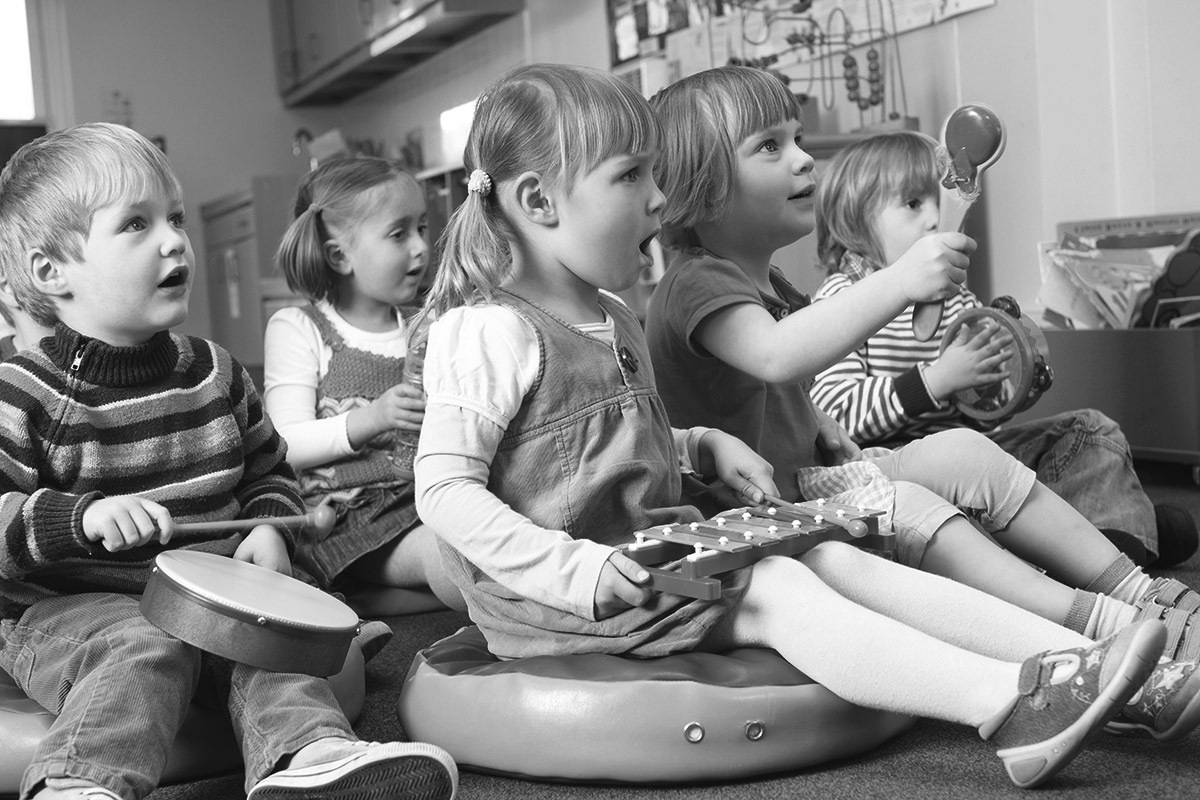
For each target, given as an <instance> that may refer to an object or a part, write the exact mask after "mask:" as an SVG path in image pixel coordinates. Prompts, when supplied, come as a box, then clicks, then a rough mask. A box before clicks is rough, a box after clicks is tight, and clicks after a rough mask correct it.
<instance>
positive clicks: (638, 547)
mask: <svg viewBox="0 0 1200 800" xmlns="http://www.w3.org/2000/svg"><path fill="white" fill-rule="evenodd" d="M770 500H771V501H772V502H774V503H776V504H775V505H771V506H764V507H761V508H735V509H732V510H730V511H723V512H721V513H720V514H718V515H717V516H715V517H713V518H712V519H708V520H704V521H702V522H692V523H683V524H678V525H663V526H659V527H656V528H648V529H646V530H644V531H638V532H637V533H635V534H634V541H633V542H630V543H629V544H625V545H622V546H621V547H620V548H618V549H619V550H620V551H621V552H622V553H624V554H625V555H626V556H628V557H629V558H631V559H632V560H634V561H636V562H637V563H638V564H640V565H641V566H643V567H645V568H646V571H647V572H649V573H650V583H651V587H652V588H653V589H655V590H656V591H660V592H666V593H669V594H678V595H683V596H685V597H694V598H697V599H701V600H715V599H717V598H718V597H720V596H721V582H720V580H718V579H717V578H714V577H712V576H713V575H717V574H720V573H722V572H729V571H731V570H735V569H741V568H742V567H746V566H749V565H751V564H753V563H755V562H756V561H760V560H762V559H764V558H766V557H767V556H785V557H789V558H790V557H793V556H798V555H801V554H802V553H805V552H807V551H809V550H811V549H812V548H813V547H816V546H817V545H818V544H820V543H822V542H830V541H835V542H848V543H850V544H853V545H856V546H859V547H866V548H871V549H874V550H881V551H886V552H891V551H893V550H894V548H895V537H894V536H892V535H890V534H881V533H879V520H878V518H879V517H880V516H882V515H883V512H882V511H876V510H874V509H868V508H862V507H859V506H849V505H844V504H841V503H832V502H829V501H827V500H813V501H804V502H800V503H788V502H785V501H782V500H778V499H777V498H770ZM676 561H677V562H679V563H678V564H677V565H675V568H663V567H659V566H655V565H657V564H669V563H671V562H676Z"/></svg>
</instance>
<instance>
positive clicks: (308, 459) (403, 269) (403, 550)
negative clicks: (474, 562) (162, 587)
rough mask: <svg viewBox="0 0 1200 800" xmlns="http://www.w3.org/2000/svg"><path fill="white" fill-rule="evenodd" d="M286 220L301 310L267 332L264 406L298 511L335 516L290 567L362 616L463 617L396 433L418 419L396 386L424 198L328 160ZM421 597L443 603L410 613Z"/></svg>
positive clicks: (352, 165) (393, 176)
mask: <svg viewBox="0 0 1200 800" xmlns="http://www.w3.org/2000/svg"><path fill="white" fill-rule="evenodd" d="M294 215H295V218H294V220H293V222H292V223H291V225H290V226H289V228H288V230H287V232H286V233H285V234H284V237H283V240H282V242H281V243H280V245H279V250H278V253H277V255H276V260H277V263H278V266H279V269H280V270H281V271H282V273H283V275H284V277H285V278H286V279H287V283H288V286H289V288H291V290H292V291H294V292H296V293H298V294H300V295H302V296H303V297H305V298H307V299H308V303H306V304H304V305H302V306H298V307H293V308H284V309H280V310H279V311H277V312H275V314H273V315H272V316H271V319H270V320H269V321H268V323H267V330H266V337H265V341H264V348H265V366H264V393H263V397H264V403H265V405H266V409H267V413H268V414H270V415H271V419H272V420H273V421H274V422H275V426H276V427H277V428H278V429H279V432H280V434H281V435H282V436H283V437H284V439H286V440H287V444H288V461H289V462H290V463H291V464H292V466H293V467H294V468H295V469H296V471H297V474H298V476H299V478H300V485H301V490H302V492H303V494H304V496H305V500H306V502H307V503H308V504H309V505H310V506H311V505H316V504H318V503H322V502H326V503H331V504H332V505H333V508H334V509H335V510H336V512H337V516H336V523H335V525H334V527H333V530H332V531H331V532H330V533H329V535H328V536H326V537H324V538H319V537H317V536H314V535H313V534H312V533H311V532H308V533H306V534H305V536H304V538H303V539H302V540H301V542H300V545H299V549H298V552H297V556H296V560H297V562H298V563H300V564H301V565H303V567H304V568H305V569H306V570H307V571H308V572H310V573H311V574H312V575H314V576H316V577H317V578H318V579H319V580H320V581H321V583H322V585H324V586H325V587H327V588H331V589H336V590H338V591H341V592H343V593H344V594H345V595H346V596H347V600H348V601H349V602H350V603H351V604H352V605H354V606H355V607H356V608H357V609H358V610H359V613H364V614H369V615H373V616H383V615H387V614H389V613H396V612H397V611H401V610H407V611H411V610H419V609H424V608H436V607H441V605H442V604H444V605H446V606H451V607H458V608H461V607H462V600H461V598H460V596H459V594H458V592H457V590H456V589H455V588H454V585H453V584H452V583H450V582H449V581H448V580H447V579H446V576H445V572H444V570H443V569H442V567H441V563H440V559H439V557H438V552H437V547H436V544H435V540H434V536H433V533H432V531H430V530H429V529H428V528H426V527H425V526H423V525H422V524H421V520H420V518H419V517H418V516H417V510H416V507H415V504H414V498H413V484H412V475H411V455H412V454H411V453H409V454H408V457H407V459H406V457H405V452H404V449H405V447H404V442H403V441H402V439H401V436H400V434H402V433H409V434H412V433H417V432H419V431H420V429H421V420H422V418H423V416H424V406H425V401H424V397H423V395H422V392H421V390H420V389H419V388H416V387H414V386H411V385H409V384H408V383H405V382H404V381H403V380H402V378H403V372H404V366H405V360H406V358H407V357H409V356H410V352H409V348H410V344H411V343H410V341H409V335H410V333H411V332H412V331H413V330H414V326H413V324H412V319H413V316H414V315H415V313H416V309H415V308H414V307H413V305H412V304H414V303H416V302H417V301H418V291H419V288H420V284H421V278H422V276H423V275H424V274H425V270H426V267H427V266H428V265H429V258H430V247H429V242H428V241H427V236H426V233H427V227H426V220H425V193H424V191H423V190H422V188H421V186H420V184H419V183H417V180H416V179H415V178H414V177H413V176H412V175H410V174H409V173H408V172H406V171H405V170H404V169H403V168H402V167H401V166H400V165H399V164H397V163H395V162H393V161H390V160H386V159H382V158H368V157H355V158H345V159H339V160H335V161H330V162H327V163H325V164H322V165H320V166H319V167H317V169H315V170H314V171H312V172H310V173H308V174H307V175H306V176H305V177H304V178H303V179H302V180H301V182H300V185H299V187H298V189H297V192H296V200H295V207H294ZM381 589H387V590H388V591H380V590H381ZM406 590H408V591H406ZM411 590H416V591H417V592H420V593H421V594H413V593H412V592H411ZM427 590H432V592H433V595H434V596H435V597H436V600H437V601H440V603H439V602H436V601H435V602H421V601H422V599H423V597H424V598H428V594H427Z"/></svg>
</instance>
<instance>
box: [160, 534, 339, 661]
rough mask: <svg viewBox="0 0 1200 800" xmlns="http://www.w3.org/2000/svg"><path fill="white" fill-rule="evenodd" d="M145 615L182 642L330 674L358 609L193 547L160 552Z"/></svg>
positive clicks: (283, 577)
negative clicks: (191, 548)
mask: <svg viewBox="0 0 1200 800" xmlns="http://www.w3.org/2000/svg"><path fill="white" fill-rule="evenodd" d="M141 610H142V614H143V615H144V616H145V617H146V619H148V620H150V622H152V623H154V624H155V625H157V626H158V627H159V628H162V629H163V630H165V631H167V632H168V633H170V634H172V635H173V636H176V637H178V638H180V639H182V640H183V641H185V642H187V643H189V644H192V645H195V646H197V647H199V648H201V649H203V650H206V651H208V652H212V653H216V654H217V655H220V656H224V657H225V658H229V659H231V660H233V661H240V662H243V663H246V664H250V665H252V666H257V667H261V668H263V669H270V670H275V671H278V672H304V673H307V674H310V675H320V676H325V675H332V674H334V673H335V672H337V671H338V670H339V669H341V667H342V663H343V662H344V661H345V657H346V652H347V650H348V649H349V647H350V642H351V640H352V639H353V638H354V635H355V633H356V632H357V629H358V615H357V614H355V613H354V611H353V610H352V609H351V608H350V607H349V606H347V605H346V604H345V603H342V602H341V601H340V600H338V599H336V598H334V597H333V596H331V595H329V594H326V593H325V592H322V591H321V590H320V589H317V588H315V587H313V586H309V585H308V584H306V583H303V582H301V581H299V580H296V579H295V578H292V577H290V576H288V575H282V574H280V573H278V572H275V571H274V570H269V569H265V568H263V567H259V566H256V565H254V564H249V563H246V562H244V561H236V560H234V559H232V558H228V557H225V556H218V555H214V554H212V553H200V552H193V551H186V550H185V551H171V552H166V553H160V554H159V555H158V557H157V558H156V559H155V570H154V574H153V575H152V576H151V578H150V580H149V582H147V584H146V591H145V592H144V593H143V595H142V601H141Z"/></svg>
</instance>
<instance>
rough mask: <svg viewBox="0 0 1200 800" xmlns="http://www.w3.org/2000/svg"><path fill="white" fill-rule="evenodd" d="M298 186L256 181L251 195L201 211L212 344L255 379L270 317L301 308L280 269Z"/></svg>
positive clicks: (291, 181) (280, 180)
mask: <svg viewBox="0 0 1200 800" xmlns="http://www.w3.org/2000/svg"><path fill="white" fill-rule="evenodd" d="M297 181H298V178H297V177H295V176H268V177H259V178H252V179H251V180H250V185H249V187H248V188H246V189H245V190H243V191H240V192H235V193H233V194H229V195H226V196H224V197H221V198H218V199H216V200H212V201H210V202H208V203H204V204H202V205H201V206H200V216H201V219H202V220H203V227H204V245H205V250H206V258H207V261H206V267H207V268H206V270H205V272H206V274H207V279H208V295H209V308H210V313H211V315H212V319H211V321H212V338H213V340H214V341H216V342H217V343H218V344H220V345H221V346H222V347H224V348H225V349H227V350H229V352H231V353H233V355H234V357H235V358H237V359H238V361H240V362H242V364H244V365H245V366H246V367H247V368H249V369H250V370H251V372H252V373H254V374H258V373H260V372H261V368H262V363H263V331H264V329H265V327H266V323H267V319H268V318H269V316H270V314H271V313H273V312H274V311H275V310H276V309H278V308H281V307H282V306H284V305H296V304H298V303H299V302H301V301H300V299H299V298H297V297H295V296H293V295H292V293H291V292H290V291H289V290H288V288H287V284H286V282H285V281H284V279H283V277H282V276H280V275H279V274H277V273H276V272H275V268H274V257H275V249H276V247H278V246H279V241H280V239H281V238H282V237H283V232H284V231H285V230H286V229H287V226H288V224H289V222H290V220H291V203H292V197H293V195H294V194H295V191H296V184H297Z"/></svg>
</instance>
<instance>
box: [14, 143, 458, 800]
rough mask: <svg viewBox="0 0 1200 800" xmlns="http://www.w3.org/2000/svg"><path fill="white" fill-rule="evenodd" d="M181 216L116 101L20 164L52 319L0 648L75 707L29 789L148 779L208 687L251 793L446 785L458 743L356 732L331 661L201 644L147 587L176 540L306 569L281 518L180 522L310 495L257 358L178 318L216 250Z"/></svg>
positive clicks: (20, 677)
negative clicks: (154, 605)
mask: <svg viewBox="0 0 1200 800" xmlns="http://www.w3.org/2000/svg"><path fill="white" fill-rule="evenodd" d="M185 219H186V218H185V213H184V205H183V195H182V191H181V188H180V185H179V180H178V178H177V177H176V175H175V173H174V172H173V171H172V169H171V167H170V165H169V164H168V163H167V161H166V158H165V157H164V155H163V154H162V152H161V151H160V150H158V149H157V148H156V147H155V146H154V145H153V144H151V143H150V142H149V141H148V140H147V139H145V137H143V136H141V135H140V134H138V133H135V132H134V131H132V130H130V129H129V128H126V127H123V126H119V125H110V124H106V123H96V124H86V125H79V126H76V127H72V128H67V129H65V130H61V131H56V132H54V133H50V134H47V135H46V136H44V137H42V138H40V139H37V140H35V141H33V142H31V143H29V144H27V145H25V146H24V147H22V148H21V149H20V150H18V151H17V153H16V154H15V155H14V156H13V157H12V159H11V161H10V162H9V163H8V165H7V166H6V167H5V168H4V171H3V173H0V263H4V264H5V268H6V270H7V276H8V279H9V282H10V284H11V287H12V289H13V291H14V292H15V296H16V298H17V299H18V300H19V301H20V303H21V306H22V307H23V308H24V309H26V310H27V311H28V312H29V314H30V315H31V316H32V317H33V319H34V320H35V321H36V322H38V323H39V324H41V325H46V326H53V334H52V335H51V336H50V337H47V338H45V339H43V340H42V341H41V342H40V343H39V345H38V346H36V347H32V348H30V349H27V350H25V351H23V352H20V353H17V354H16V355H14V356H12V357H11V358H10V359H9V360H7V361H5V362H4V363H0V529H2V530H3V531H4V536H3V538H2V541H0V667H3V668H4V669H5V670H6V671H7V672H8V673H9V674H10V675H11V676H12V677H13V679H14V680H15V681H16V683H17V685H18V686H19V687H20V688H21V689H22V690H23V691H24V692H25V693H26V694H27V695H28V696H29V697H31V698H32V699H34V700H35V701H36V702H37V703H39V704H40V705H41V706H42V707H44V708H45V709H46V710H47V711H49V712H50V713H51V714H54V715H55V718H54V720H53V722H52V723H51V725H50V728H49V730H48V731H47V733H46V735H45V736H44V738H42V740H41V741H40V742H39V743H38V746H37V749H36V751H35V753H34V757H33V758H32V760H31V762H30V764H29V765H28V767H27V768H26V770H25V772H24V775H23V777H22V779H21V797H22V798H34V800H59V799H61V800H65V799H67V798H70V799H72V800H76V799H79V800H82V798H93V799H95V798H108V800H118V799H119V798H123V799H124V800H133V799H134V798H142V797H145V796H146V795H148V794H149V793H150V792H151V791H152V790H153V789H154V787H155V785H156V784H157V783H158V781H159V779H160V776H161V775H162V773H163V770H164V768H165V766H166V764H167V759H168V756H169V755H170V752H171V747H172V742H173V741H174V740H175V737H176V733H177V732H178V731H179V729H180V726H181V725H182V723H183V721H184V718H185V716H186V715H187V713H188V708H189V706H190V705H191V704H192V702H193V698H194V697H196V698H201V697H202V698H204V699H205V700H207V701H215V700H217V699H218V698H219V699H220V702H222V703H223V704H225V705H227V707H228V714H229V719H230V721H231V722H232V724H233V735H236V738H237V741H238V744H239V745H240V748H241V753H242V758H243V761H244V763H245V788H246V791H247V792H248V793H249V798H251V800H257V799H258V798H263V797H271V798H284V799H286V798H297V800H298V799H299V798H304V797H314V796H337V797H344V798H367V797H379V796H383V795H382V794H381V792H384V791H387V792H393V791H397V792H398V791H405V790H406V789H408V788H411V787H414V786H419V787H421V788H422V790H423V791H425V790H427V791H428V795H426V794H422V796H430V797H439V798H450V797H452V796H453V794H454V791H455V787H456V783H457V771H456V769H455V766H454V762H453V760H451V758H450V756H449V754H447V753H446V752H445V751H443V750H441V749H439V748H436V747H433V746H430V745H426V744H420V743H399V742H390V743H385V744H376V743H368V742H363V741H360V740H359V739H358V737H357V736H356V735H355V734H354V731H353V729H352V728H351V726H350V723H349V721H348V720H347V719H346V717H345V715H344V714H343V713H342V710H341V708H340V707H339V705H338V703H337V700H336V698H335V697H334V695H333V692H332V689H331V687H330V684H329V682H328V681H327V680H325V679H323V678H315V677H310V676H308V675H301V674H294V673H284V672H273V671H269V670H265V669H259V668H256V667H251V666H249V665H247V664H243V663H236V662H232V661H227V660H225V659H222V658H219V657H217V656H214V655H212V654H209V653H205V652H202V651H201V650H199V649H198V648H196V647H193V646H192V645H189V644H186V643H184V642H182V641H180V640H179V639H177V638H175V637H173V636H171V635H169V634H167V633H165V632H164V631H162V630H160V629H159V628H157V627H155V626H154V625H153V624H151V623H150V622H149V621H148V620H147V619H146V618H145V617H144V616H143V615H142V613H141V612H140V610H139V603H140V598H141V596H142V593H143V591H144V590H145V588H146V585H147V582H148V580H149V579H150V576H151V571H152V568H153V566H154V563H155V557H156V556H157V555H158V554H159V553H162V552H163V551H164V550H168V549H169V550H196V551H204V552H207V553H213V554H217V555H224V556H229V557H230V558H233V559H237V560H240V561H248V562H251V563H254V564H257V565H259V566H262V567H265V568H268V569H272V570H275V571H277V572H280V573H284V574H291V557H292V553H293V549H294V546H295V542H294V540H293V537H292V534H291V533H290V532H288V531H287V530H285V529H281V528H279V527H277V526H276V525H273V524H260V525H257V526H255V527H253V528H252V529H251V530H249V532H248V533H246V534H245V535H240V534H238V535H231V534H229V533H228V532H227V531H225V530H221V529H217V530H214V528H213V527H212V526H205V527H202V528H199V529H197V528H195V527H189V528H187V529H182V528H177V527H176V526H177V525H178V524H180V523H192V522H217V521H227V520H232V519H247V520H253V519H255V518H259V517H282V516H289V515H296V514H297V513H298V512H299V511H301V509H302V508H303V503H302V501H301V498H300V494H299V491H298V489H297V486H296V479H295V475H294V473H293V472H292V469H291V467H289V466H288V464H287V462H286V461H285V460H284V449H285V446H284V444H283V440H282V439H280V437H279V435H278V434H277V433H276V432H275V429H274V428H273V427H272V425H271V421H270V419H268V417H267V416H266V415H265V414H264V412H263V408H262V404H261V403H260V401H259V398H258V393H257V392H256V391H255V388H254V385H253V383H252V382H251V380H250V377H249V375H248V374H247V373H246V371H245V370H244V369H243V368H242V367H241V365H239V364H238V363H237V362H236V361H235V360H234V359H233V358H232V357H231V356H230V355H229V353H228V352H227V351H225V350H224V349H222V348H221V347H219V346H218V345H216V344H214V343H212V342H209V341H207V340H205V339H201V338H198V337H194V336H184V335H180V334H174V333H171V332H170V330H169V329H170V328H172V327H173V326H175V325H178V324H180V323H181V322H183V321H184V320H185V318H186V317H187V313H188V297H189V292H190V288H191V284H192V280H193V279H194V278H195V272H196V270H195V263H194V257H193V254H192V248H191V243H190V241H189V239H188V234H187V231H186V228H185ZM197 702H200V701H199V700H197ZM389 796H390V795H389Z"/></svg>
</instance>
